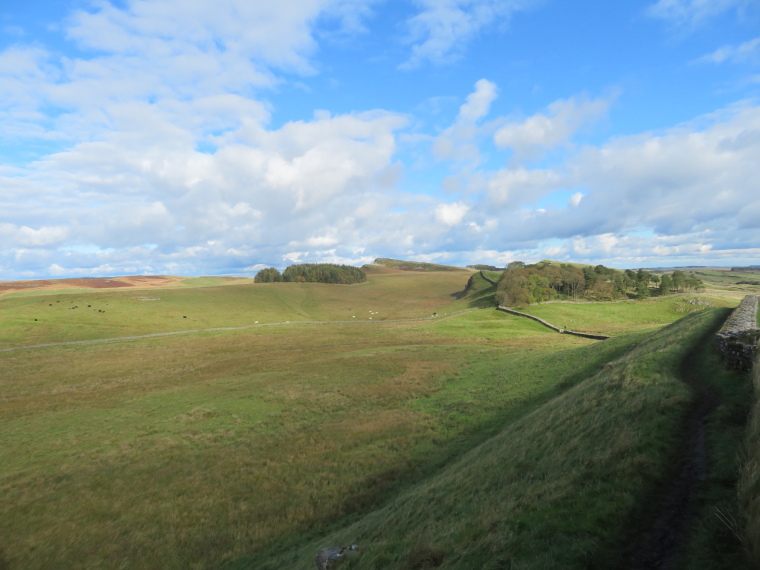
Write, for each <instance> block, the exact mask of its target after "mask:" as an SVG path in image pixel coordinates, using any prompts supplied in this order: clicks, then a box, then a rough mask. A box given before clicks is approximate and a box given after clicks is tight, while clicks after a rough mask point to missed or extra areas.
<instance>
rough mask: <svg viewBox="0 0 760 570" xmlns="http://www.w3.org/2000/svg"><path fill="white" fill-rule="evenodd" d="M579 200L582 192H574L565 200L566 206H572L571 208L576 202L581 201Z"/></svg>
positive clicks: (581, 197) (576, 205) (576, 204)
mask: <svg viewBox="0 0 760 570" xmlns="http://www.w3.org/2000/svg"><path fill="white" fill-rule="evenodd" d="M581 200H583V193H582V192H576V193H575V194H573V195H572V196H570V199H569V200H568V201H567V204H568V206H572V207H573V208H577V207H578V204H580V203H581Z"/></svg>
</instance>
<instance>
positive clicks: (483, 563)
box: [234, 310, 743, 570]
mask: <svg viewBox="0 0 760 570" xmlns="http://www.w3.org/2000/svg"><path fill="white" fill-rule="evenodd" d="M724 317H725V312H724V311H720V310H710V311H705V312H702V313H700V314H695V315H689V316H688V317H686V318H685V319H683V320H681V321H678V322H677V323H675V324H673V325H671V326H669V327H667V328H666V329H663V330H662V331H660V332H658V333H655V334H653V335H648V336H645V337H640V336H639V337H630V336H629V337H626V340H622V339H617V340H614V341H607V342H604V343H597V344H596V345H594V346H590V347H585V348H583V349H576V351H574V354H575V356H580V355H581V353H582V354H583V356H582V358H581V360H580V361H578V362H581V361H583V362H586V363H589V364H591V363H593V364H591V365H590V366H587V367H585V369H584V370H583V371H580V370H578V371H576V373H575V374H573V373H572V372H570V370H572V368H570V369H565V368H564V367H563V366H561V365H559V366H558V364H559V362H558V361H559V360H562V359H564V358H566V357H567V356H568V354H567V353H564V354H562V357H561V358H556V359H553V358H545V360H544V361H543V362H542V364H541V366H540V367H539V368H540V369H543V368H544V367H545V366H548V367H556V368H554V370H555V372H556V373H562V371H564V374H565V376H564V378H561V379H560V381H559V383H558V384H556V385H555V390H554V392H553V394H554V395H555V397H553V398H551V399H549V400H548V401H546V398H541V399H536V400H533V401H531V402H530V404H529V405H525V406H522V407H519V408H517V409H515V408H511V409H509V411H508V412H507V413H504V414H503V415H501V417H500V421H501V422H503V425H502V427H501V429H500V430H499V431H498V433H496V434H495V435H494V436H493V437H491V438H489V439H488V440H486V441H484V442H483V443H481V444H479V445H476V446H474V447H473V448H472V449H471V450H470V451H468V452H467V453H466V454H465V455H463V456H462V457H461V458H460V459H458V460H457V461H453V462H451V463H450V464H448V465H446V466H445V467H444V468H443V469H441V470H440V471H439V472H438V473H436V474H435V475H434V476H432V477H430V478H428V479H426V480H424V481H422V482H420V483H418V484H416V485H413V486H411V487H409V488H408V489H407V490H405V491H403V492H401V493H400V494H399V495H398V496H396V497H394V498H392V499H391V500H389V501H388V502H386V503H385V504H384V505H383V506H382V507H381V508H379V509H377V510H374V511H372V512H371V513H369V514H367V515H366V516H364V517H362V518H359V519H358V520H355V521H349V523H348V524H346V526H345V527H344V528H340V529H336V530H334V531H333V532H331V533H329V534H327V535H325V536H318V537H316V538H315V539H313V540H312V541H310V542H307V543H304V544H301V545H298V546H296V545H295V544H293V545H288V546H285V547H283V546H282V545H280V548H278V551H279V553H274V552H273V553H268V554H262V555H261V556H259V557H251V558H247V559H243V560H241V561H240V563H239V564H238V565H234V567H240V568H242V567H256V568H304V569H306V568H311V567H312V565H313V557H314V552H315V551H316V549H317V548H318V547H320V546H324V545H348V544H359V545H360V546H361V549H360V554H358V555H356V556H353V557H350V558H348V559H347V560H346V563H345V564H344V565H342V566H341V567H342V568H346V569H349V568H351V569H358V568H362V569H365V568H366V569H380V568H409V569H411V568H427V567H437V568H452V569H453V568H461V569H463V570H464V569H471V568H484V569H486V568H521V569H528V568H613V567H621V566H625V563H624V562H623V561H624V560H625V559H626V557H627V556H628V555H629V554H630V548H631V546H632V545H633V544H635V542H636V540H635V539H636V536H637V531H638V530H640V529H641V528H642V526H643V525H644V524H645V522H646V521H647V519H648V517H649V513H648V512H646V510H645V509H643V508H642V506H643V505H645V504H646V500H645V501H642V499H647V498H651V497H653V496H656V495H657V493H658V489H659V488H660V486H661V484H662V483H663V481H664V480H666V479H667V478H668V476H669V475H670V469H671V468H672V467H671V463H672V462H671V461H670V459H671V458H672V457H673V456H674V455H676V456H677V454H678V452H677V445H678V442H679V435H678V434H679V432H680V426H681V425H682V421H683V418H684V416H685V415H686V413H687V411H688V409H689V407H690V402H691V399H692V396H691V394H690V391H689V389H688V387H687V386H686V385H685V384H684V383H683V382H682V381H681V380H680V379H679V368H680V364H681V361H682V360H683V358H684V357H685V355H686V353H687V351H688V347H689V346H691V345H692V344H693V343H695V342H698V340H699V339H700V338H702V337H704V336H705V335H709V334H710V333H711V332H712V331H714V330H715V329H716V327H717V326H718V325H719V323H720V322H721V321H722V319H723V318H724ZM613 346H615V348H616V349H617V351H614V350H612V352H613V353H615V352H617V355H616V358H613V364H612V365H611V366H603V367H602V366H600V364H601V362H602V361H603V360H605V359H606V358H608V357H610V356H613V355H612V354H609V353H607V354H604V355H602V354H601V353H600V352H599V351H605V350H611V348H612V347H613ZM623 350H624V351H625V352H624V354H620V352H621V351H623ZM558 356H559V355H558ZM600 357H602V358H600ZM483 372H490V373H491V374H493V372H494V371H493V370H491V371H486V370H483ZM499 376H500V378H501V379H502V381H504V382H506V383H511V381H514V380H513V379H512V378H510V376H511V374H510V372H509V369H508V368H507V370H505V371H504V372H503V373H502V374H500V375H499ZM562 389H564V391H562ZM721 560H722V563H724V564H725V563H729V564H730V566H722V567H723V568H725V567H732V568H741V567H743V559H742V556H741V549H740V547H739V544H738V541H737V540H734V544H733V551H732V553H730V554H729V556H728V557H726V553H725V552H724V553H723V558H722V559H721ZM688 567H689V568H700V567H712V566H706V565H702V564H700V563H699V562H698V561H697V563H696V564H695V565H690V566H688ZM715 567H716V568H717V567H721V566H715Z"/></svg>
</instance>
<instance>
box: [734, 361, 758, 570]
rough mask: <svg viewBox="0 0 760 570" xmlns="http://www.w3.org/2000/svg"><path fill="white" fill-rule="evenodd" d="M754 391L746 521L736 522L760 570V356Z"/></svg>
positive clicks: (744, 471)
mask: <svg viewBox="0 0 760 570" xmlns="http://www.w3.org/2000/svg"><path fill="white" fill-rule="evenodd" d="M752 384H753V388H754V394H753V398H752V400H751V402H752V410H751V416H750V420H749V424H748V427H747V435H746V440H745V448H744V454H743V456H744V457H743V458H744V459H745V460H744V461H743V464H742V466H741V478H740V481H739V499H740V501H741V507H742V512H743V513H744V514H745V517H746V518H745V519H739V520H737V521H735V523H736V524H735V525H734V528H736V527H738V534H739V535H740V536H742V537H743V539H744V546H745V548H746V550H747V553H748V555H749V557H750V560H752V562H753V564H754V565H755V567H759V566H760V397H758V396H759V395H760V355H758V356H757V357H756V358H755V365H754V368H753V370H752Z"/></svg>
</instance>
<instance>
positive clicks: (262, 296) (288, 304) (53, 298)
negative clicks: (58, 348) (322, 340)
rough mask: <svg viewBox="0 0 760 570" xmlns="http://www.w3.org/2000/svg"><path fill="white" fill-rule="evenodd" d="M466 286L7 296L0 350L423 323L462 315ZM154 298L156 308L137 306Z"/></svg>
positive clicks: (450, 282) (406, 276)
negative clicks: (222, 332)
mask: <svg viewBox="0 0 760 570" xmlns="http://www.w3.org/2000/svg"><path fill="white" fill-rule="evenodd" d="M201 282H203V280H201ZM466 282H467V280H466V278H465V277H463V276H462V274H461V273H444V272H437V273H432V272H431V273H421V274H417V273H408V272H399V273H397V274H391V275H372V276H370V280H369V282H367V283H363V284H360V285H323V284H318V283H302V284H299V283H266V284H256V285H252V284H244V285H227V286H225V287H195V288H175V289H151V290H117V291H86V292H80V291H77V292H66V291H61V292H56V293H52V294H51V293H49V294H47V295H35V296H15V297H10V296H9V297H5V298H3V299H2V300H0V348H5V347H12V346H22V345H27V344H37V343H44V342H64V341H70V340H89V339H99V338H112V337H118V336H131V335H138V334H146V333H155V332H166V331H181V330H190V329H203V328H213V327H226V326H246V325H251V324H254V323H255V322H256V321H259V322H260V323H271V322H283V321H286V320H290V321H306V320H320V321H321V320H352V317H354V316H355V318H356V320H368V319H369V317H370V316H372V318H373V320H378V319H379V320H383V319H393V318H402V317H403V318H408V317H423V316H430V315H431V314H432V313H434V312H439V313H442V312H444V311H447V310H454V309H461V308H467V307H468V304H469V302H468V301H464V300H463V301H460V302H458V303H457V302H455V301H454V298H453V297H452V294H454V293H456V292H458V291H461V290H462V289H463V288H464V286H465V284H466ZM155 298H158V299H160V300H158V301H153V300H141V299H155ZM88 305H90V306H89V307H88ZM75 306H76V307H78V308H77V309H72V308H71V307H75ZM99 310H103V311H105V312H104V313H100V312H98V311H99ZM370 311H375V312H378V313H379V314H377V315H371V314H370ZM183 317H187V318H183ZM34 319H38V320H37V321H35V320H34Z"/></svg>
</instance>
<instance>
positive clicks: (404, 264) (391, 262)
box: [365, 257, 469, 272]
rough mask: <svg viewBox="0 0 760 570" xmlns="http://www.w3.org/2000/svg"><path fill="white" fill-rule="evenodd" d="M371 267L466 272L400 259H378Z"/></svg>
mask: <svg viewBox="0 0 760 570" xmlns="http://www.w3.org/2000/svg"><path fill="white" fill-rule="evenodd" d="M372 265H379V266H381V267H388V268H390V269H399V270H401V271H467V272H469V269H465V268H464V267H454V266H453V265H438V264H436V263H424V262H422V261H403V260H400V259H388V258H385V257H378V258H377V259H376V260H375V261H374V262H373V263H372ZM365 267H366V266H365Z"/></svg>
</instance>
